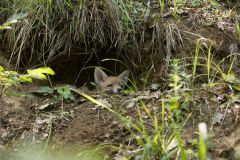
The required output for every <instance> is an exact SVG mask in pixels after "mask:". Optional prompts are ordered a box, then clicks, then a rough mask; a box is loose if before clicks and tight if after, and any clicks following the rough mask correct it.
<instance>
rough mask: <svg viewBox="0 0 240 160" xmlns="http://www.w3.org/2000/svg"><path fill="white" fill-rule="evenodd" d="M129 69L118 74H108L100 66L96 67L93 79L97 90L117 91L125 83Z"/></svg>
mask: <svg viewBox="0 0 240 160" xmlns="http://www.w3.org/2000/svg"><path fill="white" fill-rule="evenodd" d="M128 77H129V71H128V70H126V71H123V72H122V73H121V74H120V75H119V76H108V75H107V74H106V73H105V72H104V71H103V70H102V69H101V68H99V67H96V68H95V71H94V79H95V82H96V85H97V90H101V91H106V92H112V93H118V92H119V91H120V90H121V89H123V88H124V87H125V86H126V85H127V81H128Z"/></svg>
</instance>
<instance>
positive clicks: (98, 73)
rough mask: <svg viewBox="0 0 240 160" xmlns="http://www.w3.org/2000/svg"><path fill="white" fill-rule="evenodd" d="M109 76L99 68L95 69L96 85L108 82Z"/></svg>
mask: <svg viewBox="0 0 240 160" xmlns="http://www.w3.org/2000/svg"><path fill="white" fill-rule="evenodd" d="M107 77H108V76H107V74H106V73H105V72H104V71H103V70H102V69H101V68H99V67H95V70H94V79H95V82H96V83H100V82H103V81H105V80H106V78H107Z"/></svg>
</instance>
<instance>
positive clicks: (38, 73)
mask: <svg viewBox="0 0 240 160" xmlns="http://www.w3.org/2000/svg"><path fill="white" fill-rule="evenodd" d="M27 73H28V74H29V75H31V76H32V77H34V78H39V79H47V76H46V75H45V74H50V75H55V72H54V71H53V70H52V69H51V68H49V67H41V68H37V69H33V70H27Z"/></svg>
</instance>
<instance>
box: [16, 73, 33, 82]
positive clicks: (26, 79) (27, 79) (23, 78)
mask: <svg viewBox="0 0 240 160" xmlns="http://www.w3.org/2000/svg"><path fill="white" fill-rule="evenodd" d="M19 80H20V82H30V83H32V77H30V76H29V75H20V76H19Z"/></svg>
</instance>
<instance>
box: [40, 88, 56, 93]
mask: <svg viewBox="0 0 240 160" xmlns="http://www.w3.org/2000/svg"><path fill="white" fill-rule="evenodd" d="M38 92H39V93H53V89H52V88H50V87H48V86H44V87H40V88H39V90H38Z"/></svg>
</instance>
